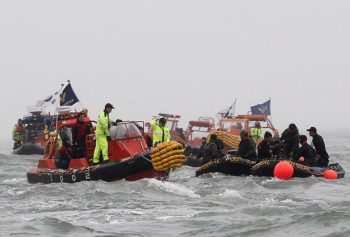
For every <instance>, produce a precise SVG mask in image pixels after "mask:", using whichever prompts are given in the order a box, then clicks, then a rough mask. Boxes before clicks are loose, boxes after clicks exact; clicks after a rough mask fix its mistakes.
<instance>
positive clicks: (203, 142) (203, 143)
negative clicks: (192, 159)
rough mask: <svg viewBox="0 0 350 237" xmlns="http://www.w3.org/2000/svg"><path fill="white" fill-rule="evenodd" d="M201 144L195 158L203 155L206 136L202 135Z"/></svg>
mask: <svg viewBox="0 0 350 237" xmlns="http://www.w3.org/2000/svg"><path fill="white" fill-rule="evenodd" d="M201 144H202V145H201V147H200V148H199V150H198V153H197V158H202V157H203V155H204V146H205V144H207V138H206V137H202V140H201Z"/></svg>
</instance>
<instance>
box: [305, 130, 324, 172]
mask: <svg viewBox="0 0 350 237" xmlns="http://www.w3.org/2000/svg"><path fill="white" fill-rule="evenodd" d="M307 131H308V132H309V135H310V136H311V137H312V143H311V146H313V147H314V148H315V150H316V159H317V164H318V166H320V167H327V166H328V163H329V155H328V153H327V151H326V145H325V144H324V141H323V138H322V137H321V136H320V135H318V134H317V129H316V128H315V127H311V128H309V129H308V130H307Z"/></svg>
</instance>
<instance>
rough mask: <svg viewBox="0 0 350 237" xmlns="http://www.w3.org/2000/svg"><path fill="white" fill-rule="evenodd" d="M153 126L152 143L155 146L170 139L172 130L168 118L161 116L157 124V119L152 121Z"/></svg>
mask: <svg viewBox="0 0 350 237" xmlns="http://www.w3.org/2000/svg"><path fill="white" fill-rule="evenodd" d="M150 125H151V127H152V144H153V146H155V145H156V144H158V143H162V142H168V141H170V130H169V128H168V127H167V126H165V125H166V119H165V118H160V119H159V122H158V124H157V121H156V119H152V120H151V122H150Z"/></svg>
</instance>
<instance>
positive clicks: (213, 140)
mask: <svg viewBox="0 0 350 237" xmlns="http://www.w3.org/2000/svg"><path fill="white" fill-rule="evenodd" d="M217 140H218V138H217V136H216V135H215V134H211V135H210V140H209V142H208V143H207V144H205V145H204V147H203V164H206V163H208V162H210V161H212V160H216V159H219V158H221V157H222V154H221V153H220V150H219V149H218V144H217Z"/></svg>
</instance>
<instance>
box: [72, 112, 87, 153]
mask: <svg viewBox="0 0 350 237" xmlns="http://www.w3.org/2000/svg"><path fill="white" fill-rule="evenodd" d="M72 133H73V144H76V145H78V148H79V149H78V150H79V154H78V157H79V158H80V157H85V149H86V136H87V135H88V134H91V123H88V122H86V121H85V113H84V112H80V113H78V117H77V123H76V125H75V127H73V130H72Z"/></svg>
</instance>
